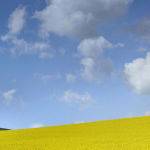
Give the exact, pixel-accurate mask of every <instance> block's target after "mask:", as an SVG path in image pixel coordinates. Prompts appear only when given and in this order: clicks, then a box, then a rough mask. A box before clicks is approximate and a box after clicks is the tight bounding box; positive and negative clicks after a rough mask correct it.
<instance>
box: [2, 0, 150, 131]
mask: <svg viewBox="0 0 150 150" xmlns="http://www.w3.org/2000/svg"><path fill="white" fill-rule="evenodd" d="M149 6H150V2H149V1H146V0H143V1H141V0H107V1H105V0H92V1H91V0H76V1H74V0H35V1H34V2H33V1H30V0H22V1H19V0H13V1H8V0H5V1H3V2H1V5H0V11H1V13H0V19H1V23H0V118H1V122H0V126H1V127H6V128H13V129H17V128H30V127H39V126H48V125H60V124H68V123H77V122H88V121H95V120H102V119H115V118H123V117H134V116H144V115H149V114H150V101H149V98H150V53H149V47H150V11H149Z"/></svg>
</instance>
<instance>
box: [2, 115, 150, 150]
mask: <svg viewBox="0 0 150 150" xmlns="http://www.w3.org/2000/svg"><path fill="white" fill-rule="evenodd" d="M149 149H150V117H139V118H132V119H119V120H110V121H97V122H93V123H85V124H78V125H64V126H57V127H47V128H39V129H27V130H10V131H1V132H0V150H149Z"/></svg>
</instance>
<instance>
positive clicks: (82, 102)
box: [61, 90, 94, 108]
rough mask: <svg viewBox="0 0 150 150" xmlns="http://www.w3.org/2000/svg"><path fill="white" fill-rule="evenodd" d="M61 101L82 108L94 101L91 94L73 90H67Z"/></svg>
mask: <svg viewBox="0 0 150 150" xmlns="http://www.w3.org/2000/svg"><path fill="white" fill-rule="evenodd" d="M61 101H63V102H66V103H68V104H76V105H79V106H80V107H81V108H82V107H87V106H89V105H90V104H91V103H93V101H94V100H93V98H92V97H91V95H90V94H89V93H83V94H81V93H78V92H74V91H72V90H67V91H65V92H64V94H63V96H62V97H61Z"/></svg>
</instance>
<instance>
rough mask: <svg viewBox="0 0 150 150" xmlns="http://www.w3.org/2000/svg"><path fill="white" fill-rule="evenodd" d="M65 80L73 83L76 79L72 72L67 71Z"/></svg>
mask: <svg viewBox="0 0 150 150" xmlns="http://www.w3.org/2000/svg"><path fill="white" fill-rule="evenodd" d="M66 81H67V82H69V83H73V82H75V81H76V76H75V75H74V74H71V73H68V74H66Z"/></svg>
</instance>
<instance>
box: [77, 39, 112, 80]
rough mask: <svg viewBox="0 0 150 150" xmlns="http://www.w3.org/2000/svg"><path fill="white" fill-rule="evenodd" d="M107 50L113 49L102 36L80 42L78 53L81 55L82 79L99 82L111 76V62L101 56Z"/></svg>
mask: <svg viewBox="0 0 150 150" xmlns="http://www.w3.org/2000/svg"><path fill="white" fill-rule="evenodd" d="M109 48H113V44H112V43H110V42H109V41H107V40H106V39H105V38H104V37H102V36H100V37H98V38H89V39H84V40H82V41H81V43H80V44H79V46H78V51H79V53H80V55H81V65H82V71H81V75H82V77H83V79H85V80H87V81H96V82H100V81H101V80H102V79H103V78H105V77H107V76H110V75H111V73H112V71H113V65H112V62H111V60H109V59H107V58H105V57H104V56H103V53H104V51H105V50H106V49H109Z"/></svg>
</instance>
